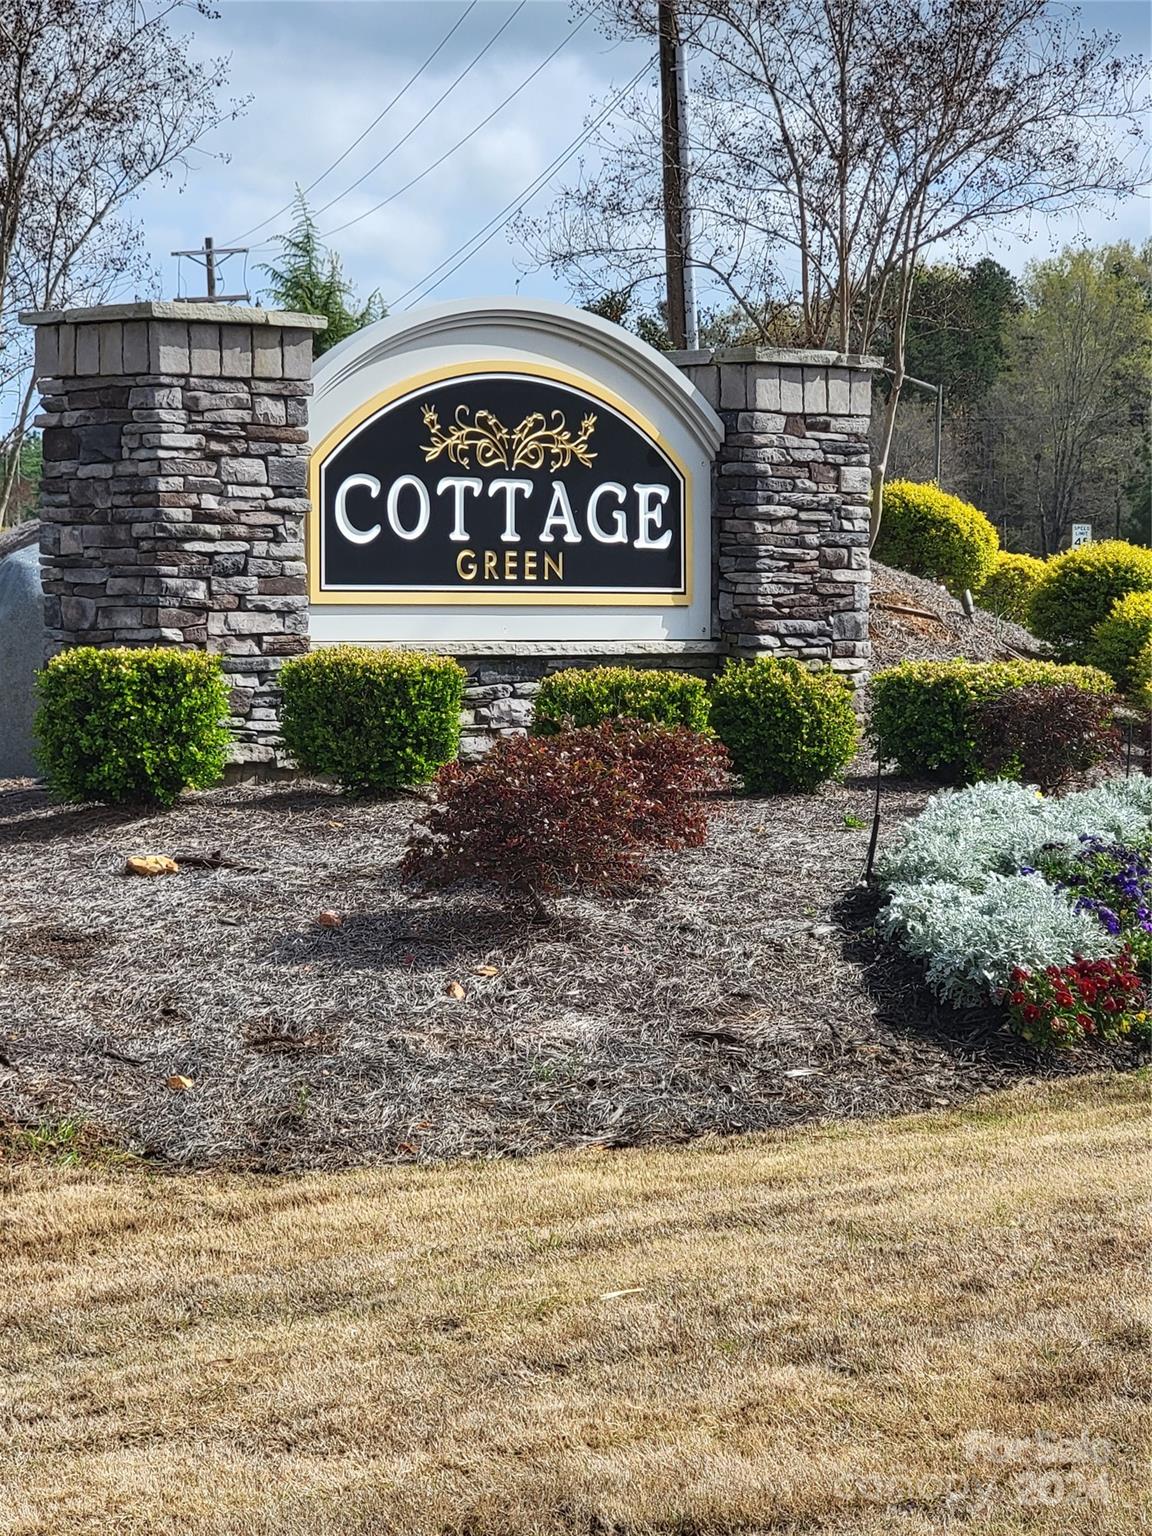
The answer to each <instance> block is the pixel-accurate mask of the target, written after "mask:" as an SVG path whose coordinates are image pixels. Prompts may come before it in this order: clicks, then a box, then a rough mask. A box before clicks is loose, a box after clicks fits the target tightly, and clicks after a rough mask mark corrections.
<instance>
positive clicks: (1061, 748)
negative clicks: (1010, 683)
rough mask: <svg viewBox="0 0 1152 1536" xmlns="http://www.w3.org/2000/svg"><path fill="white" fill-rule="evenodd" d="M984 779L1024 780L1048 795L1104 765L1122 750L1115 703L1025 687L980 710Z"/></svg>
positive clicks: (1079, 692)
mask: <svg viewBox="0 0 1152 1536" xmlns="http://www.w3.org/2000/svg"><path fill="white" fill-rule="evenodd" d="M975 725H976V730H975V736H976V752H977V755H978V757H979V760H980V767H981V770H982V773H983V776H984V777H987V778H990V779H1023V780H1024V782H1025V783H1027V784H1037V785H1039V787H1040V788H1041V789H1042V790H1044V791H1045V793H1048V792H1050V791H1052V790H1055V789H1060V788H1062V787H1063V786H1064V785H1065V784H1067V783H1069V782H1070V780H1072V779H1075V778H1077V777H1079V776H1081V775H1083V774H1085V773H1087V771H1088V770H1089V769H1090V768H1095V767H1097V766H1098V765H1099V764H1100V763H1103V762H1106V761H1107V760H1108V758H1109V757H1111V755H1112V754H1113V753H1114V752H1115V751H1116V749H1117V748H1118V747H1119V745H1120V734H1119V732H1118V731H1117V729H1116V723H1115V717H1114V700H1113V698H1112V696H1111V695H1110V694H1107V693H1095V692H1093V690H1092V689H1089V688H1076V687H1074V686H1072V685H1071V684H1068V683H1063V684H1052V683H1026V684H1025V685H1024V687H1023V688H1009V689H1008V691H1007V692H1006V693H1002V694H1001V695H1000V697H999V698H997V699H988V700H986V701H985V702H984V703H983V704H981V705H979V706H978V707H977V709H976V714H975Z"/></svg>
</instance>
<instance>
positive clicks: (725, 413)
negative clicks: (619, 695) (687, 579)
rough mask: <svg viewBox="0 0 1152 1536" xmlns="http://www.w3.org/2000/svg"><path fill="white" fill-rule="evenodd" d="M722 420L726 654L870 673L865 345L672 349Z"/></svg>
mask: <svg viewBox="0 0 1152 1536" xmlns="http://www.w3.org/2000/svg"><path fill="white" fill-rule="evenodd" d="M672 360H673V361H674V362H676V363H678V365H679V366H680V367H681V368H682V369H683V370H684V372H685V373H686V374H687V375H688V377H689V378H690V379H691V380H692V382H693V383H694V384H695V385H696V387H697V388H698V389H699V390H700V391H701V393H702V394H703V395H704V396H705V398H706V399H707V400H708V402H709V404H711V405H712V406H713V407H715V408H716V409H717V410H718V411H719V413H720V416H721V419H722V420H723V422H724V426H725V434H726V435H725V440H724V443H723V445H722V446H721V449H720V453H719V455H718V457H717V463H716V478H715V489H714V511H713V524H714V531H715V549H716V567H715V601H716V615H717V626H718V632H719V635H720V637H721V639H722V640H723V642H724V645H725V648H726V650H727V651H728V652H729V654H733V655H755V654H759V655H763V654H770V655H777V656H795V657H797V658H798V659H800V660H802V661H805V662H811V663H819V664H821V665H824V666H830V667H831V668H832V669H833V670H834V671H837V672H843V673H845V674H847V675H848V676H850V677H851V678H852V679H853V680H854V681H855V682H857V683H863V682H865V681H866V679H867V675H868V658H869V644H868V588H869V579H870V578H869V561H868V504H869V494H870V487H871V469H870V457H869V447H868V422H869V417H870V413H871V387H872V375H873V373H874V372H875V370H876V369H877V368H878V367H879V366H880V365H879V363H878V361H877V360H875V359H871V358H843V357H840V356H839V355H838V354H835V353H820V352H781V351H769V350H767V349H763V348H754V347H744V348H729V349H725V350H718V351H715V352H688V353H673V354H672Z"/></svg>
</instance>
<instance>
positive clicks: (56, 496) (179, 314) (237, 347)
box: [28, 304, 322, 762]
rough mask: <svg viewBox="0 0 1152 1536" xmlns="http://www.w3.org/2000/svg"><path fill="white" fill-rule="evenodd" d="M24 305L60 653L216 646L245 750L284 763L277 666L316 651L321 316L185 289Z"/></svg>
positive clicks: (54, 635) (51, 605) (243, 755)
mask: <svg viewBox="0 0 1152 1536" xmlns="http://www.w3.org/2000/svg"><path fill="white" fill-rule="evenodd" d="M28 318H30V319H32V320H33V321H34V323H35V324H36V327H37V331H36V371H37V375H38V379H39V387H40V393H41V397H42V412H41V414H40V415H39V416H38V417H37V418H36V425H37V426H39V427H42V428H43V431H44V480H43V485H42V490H41V497H40V507H41V519H42V525H41V545H40V550H41V568H42V576H43V584H44V592H45V621H46V625H47V631H48V648H49V651H53V650H59V649H62V648H63V647H65V646H69V645H140V646H143V645H173V646H185V647H196V648H204V649H208V650H210V651H215V652H218V653H219V654H220V655H221V656H222V657H223V658H224V663H223V664H224V669H225V672H226V674H227V676H228V680H229V683H230V690H231V694H230V697H231V709H232V719H231V721H230V724H231V727H232V729H233V731H234V733H235V746H234V750H233V759H234V761H238V762H272V761H274V760H275V756H276V754H275V749H274V742H275V740H276V737H277V732H278V726H277V717H278V708H277V706H278V691H277V687H276V677H277V673H278V671H279V669H280V666H281V665H282V663H283V659H284V658H285V657H286V656H293V655H296V654H298V653H300V652H302V651H306V650H307V649H308V596H307V580H306V571H305V564H304V533H303V529H304V516H305V513H306V512H307V510H308V500H307V494H306V485H307V463H308V459H307V455H308V436H309V434H308V396H309V395H310V394H311V392H312V384H311V382H310V375H311V370H312V338H311V334H310V331H311V330H312V329H314V328H315V325H316V324H318V323H322V322H316V321H314V319H313V317H311V316H291V315H277V314H273V313H271V312H265V311H260V310H241V309H233V308H231V307H230V306H218V305H214V306H208V305H189V304H137V305H128V306H123V307H122V308H119V309H118V308H113V307H104V308H101V309H99V310H88V311H85V310H80V311H72V312H63V313H57V314H49V315H39V316H35V317H28Z"/></svg>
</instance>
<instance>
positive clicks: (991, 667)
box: [872, 661, 1112, 784]
mask: <svg viewBox="0 0 1152 1536" xmlns="http://www.w3.org/2000/svg"><path fill="white" fill-rule="evenodd" d="M1033 683H1041V684H1044V683H1046V684H1048V685H1050V686H1053V687H1061V686H1065V687H1073V688H1084V689H1088V690H1091V691H1093V692H1098V693H1109V692H1111V690H1112V680H1111V679H1110V678H1109V677H1108V675H1107V674H1106V673H1104V672H1100V671H1098V670H1097V669H1096V668H1095V667H1077V666H1061V665H1060V664H1059V663H1058V662H1054V661H906V662H903V663H902V664H901V665H900V666H898V667H890V668H888V670H887V671H884V672H878V673H877V674H876V676H875V677H874V678H873V679H872V733H873V735H874V737H875V739H876V745H877V749H878V751H879V752H880V755H881V757H882V758H883V759H884V761H886V762H893V763H896V764H897V766H898V767H899V768H900V770H901V772H902V773H906V774H910V775H912V776H914V777H919V776H921V775H923V776H927V777H933V778H941V779H944V780H945V781H947V782H950V783H961V784H962V783H967V782H968V781H969V780H971V779H973V778H977V777H979V776H980V770H981V763H980V753H979V747H978V742H977V711H978V709H979V707H980V706H981V705H983V704H986V703H987V702H988V701H989V700H991V699H998V698H1000V697H1002V696H1003V695H1004V694H1005V693H1007V692H1008V691H1009V690H1010V689H1012V688H1023V687H1026V686H1028V685H1030V684H1033Z"/></svg>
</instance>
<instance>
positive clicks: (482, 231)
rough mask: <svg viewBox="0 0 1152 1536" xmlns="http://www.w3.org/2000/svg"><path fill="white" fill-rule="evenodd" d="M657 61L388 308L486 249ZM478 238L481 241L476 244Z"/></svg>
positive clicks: (422, 293)
mask: <svg viewBox="0 0 1152 1536" xmlns="http://www.w3.org/2000/svg"><path fill="white" fill-rule="evenodd" d="M654 63H655V58H654V57H653V58H650V59H648V60H647V61H646V62H645V63H644V64H643V65H642V66H641V68H640V69H638V70H637V71H636V73H635V74H634V75H633V76H632V78H631V80H629V81H628V83H627V85H625V86H624V87H623V89H622V90H620V91H618V92H617V93H616V95H615V96H614V97H613V98H612V100H611V101H610V102H609V103H608V105H607V106H606V107H604V108H603V109H602V111H601V112H600V113H599V114H598V115H597V116H596V117H595V118H594V119H593V120H592V121H591V122H590V123H589V124H587V126H586V127H585V128H583V129H582V130H581V132H580V133H579V134H578V135H577V136H576V138H575V139H573V140H572V142H571V143H570V144H568V145H567V146H566V148H564V149H563V150H561V152H560V154H559V155H557V156H556V158H555V159H554V160H553V161H552V162H551V164H550V165H547V166H545V168H544V170H543V171H541V172H540V173H539V175H537V176H535V177H534V178H533V179H532V181H530V182H529V183H528V185H527V186H526V187H525V188H524V189H523V190H522V191H521V192H520V193H519V194H518V195H517V196H516V197H514V198H513V199H512V201H511V202H510V203H506V204H505V205H504V207H503V208H502V209H501V210H500V212H499V213H497V214H495V215H494V216H493V217H492V218H491V219H489V221H488V223H487V224H484V225H482V226H481V227H480V228H479V229H478V230H477V231H476V233H475V234H474V235H472V236H471V237H470V238H469V239H468V240H465V241H464V242H463V243H462V244H461V245H458V246H457V247H456V249H455V250H454V251H452V252H451V253H450V254H449V255H447V256H445V258H444V260H443V261H441V262H439V263H438V264H437V265H436V266H434V267H433V268H432V270H431V271H430V272H428V273H427V274H426V275H425V276H424V277H422V278H421V279H420V281H419V282H417V283H413V284H412V286H411V287H410V288H407V289H405V291H404V292H403V293H402V294H400V295H399V297H398V298H396V299H394V300H393V301H392V303H391V304H390V305H389V309H396V308H397V307H398V306H399V305H401V304H403V303H404V300H405V299H407V298H408V297H409V296H410V295H412V294H414V293H415V294H417V298H416V299H414V300H413V301H412V303H411V304H406V305H405V306H404V307H405V309H412V308H413V307H414V306H415V305H416V304H417V303H419V302H420V300H421V299H424V298H427V296H428V295H429V294H430V293H435V291H436V289H437V288H439V287H441V285H442V284H444V283H446V282H447V281H448V279H449V278H450V277H451V276H452V275H453V273H455V272H458V271H459V270H460V268H461V267H462V266H464V265H465V263H466V262H469V261H471V259H472V257H473V256H475V255H476V253H477V252H478V251H481V250H483V249H484V247H485V246H486V245H487V244H488V242H489V240H491V239H493V238H494V236H496V235H497V234H498V233H499V232H500V230H501V229H503V227H504V225H505V224H507V223H508V221H509V219H510V218H512V216H513V214H514V213H516V212H517V211H519V210H520V209H522V208H523V207H524V205H525V204H526V203H527V202H529V201H530V200H531V199H532V198H533V197H535V196H536V194H537V192H539V191H541V190H542V188H543V187H544V186H545V185H546V184H547V183H548V182H549V181H550V180H551V179H552V177H553V176H555V174H556V172H557V171H559V170H561V169H562V168H563V167H564V166H565V165H566V164H567V163H568V161H569V160H571V158H572V156H573V155H574V154H576V152H577V151H578V150H579V149H581V148H582V147H583V146H584V144H586V143H587V141H588V140H589V139H590V138H591V137H592V135H593V133H595V131H596V129H597V128H599V127H600V125H601V124H602V123H604V122H606V121H607V119H608V118H609V117H610V116H611V115H612V113H613V112H615V110H616V108H617V107H618V106H619V105H620V103H621V102H622V101H623V100H624V98H625V96H627V94H628V92H629V91H631V90H632V89H633V88H634V87H635V86H636V85H637V84H638V83H639V82H640V80H641V79H643V77H644V76H645V75H646V74H647V73H648V71H649V70H650V69H651V68H652V65H653V64H654ZM481 237H483V238H481ZM476 242H479V243H478V244H477V243H476ZM469 246H472V247H473V248H472V249H471V250H469V249H468V247H469ZM462 252H466V253H467V254H465V255H463V256H462V257H461V259H460V260H459V261H456V263H455V265H454V266H450V267H449V270H448V271H447V272H445V273H444V274H443V276H442V277H437V278H436V281H435V282H434V283H431V285H430V286H429V280H430V279H431V278H433V277H436V274H437V273H438V272H440V271H441V270H442V269H443V268H444V267H446V266H449V263H451V262H453V261H454V260H455V258H456V257H457V256H461V253H462Z"/></svg>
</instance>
